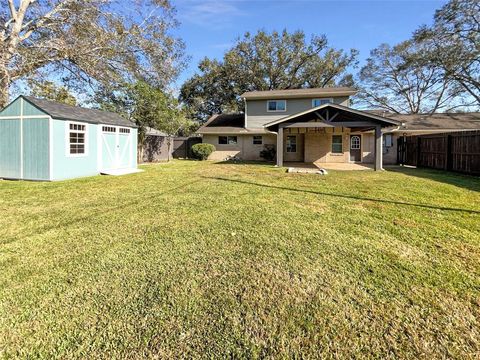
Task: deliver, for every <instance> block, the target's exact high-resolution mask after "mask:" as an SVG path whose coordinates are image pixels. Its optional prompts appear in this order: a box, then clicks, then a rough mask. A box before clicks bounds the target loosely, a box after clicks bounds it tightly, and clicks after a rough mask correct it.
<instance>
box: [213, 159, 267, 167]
mask: <svg viewBox="0 0 480 360" xmlns="http://www.w3.org/2000/svg"><path fill="white" fill-rule="evenodd" d="M215 165H263V166H274V165H275V163H274V162H273V161H261V160H257V161H255V160H239V161H234V160H223V161H216V162H215Z"/></svg>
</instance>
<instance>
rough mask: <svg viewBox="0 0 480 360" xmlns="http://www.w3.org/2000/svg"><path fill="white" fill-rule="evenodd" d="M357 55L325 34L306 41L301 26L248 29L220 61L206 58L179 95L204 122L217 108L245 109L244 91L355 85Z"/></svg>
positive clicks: (221, 110)
mask: <svg viewBox="0 0 480 360" xmlns="http://www.w3.org/2000/svg"><path fill="white" fill-rule="evenodd" d="M356 57H357V51H356V50H350V51H349V52H345V51H343V50H336V49H333V48H331V47H329V46H328V43H327V39H326V37H325V36H324V35H322V36H313V37H312V38H311V39H310V41H307V40H306V39H305V34H304V33H303V32H302V31H295V32H293V33H289V32H287V31H286V30H284V31H283V32H281V33H279V32H276V31H274V32H272V33H267V32H265V31H258V32H257V33H256V34H251V33H249V32H247V33H246V34H245V35H244V36H243V37H242V38H240V39H238V40H237V42H236V44H235V45H234V46H233V47H232V48H231V49H230V50H228V51H227V52H226V53H225V55H224V57H223V59H222V60H221V61H219V60H211V59H208V58H205V59H203V60H202V61H201V62H200V64H199V66H198V68H199V73H198V74H195V75H194V76H193V77H191V78H190V79H188V80H187V81H186V82H185V83H184V84H183V86H182V88H181V91H180V99H181V101H182V102H184V103H185V104H186V105H187V106H188V107H189V108H190V109H191V111H192V113H193V114H194V116H195V118H196V119H197V120H200V121H205V120H206V119H207V118H208V117H209V116H210V115H212V114H215V113H220V112H226V111H241V110H243V106H244V105H243V103H242V100H241V99H240V98H239V95H240V94H242V93H243V92H245V91H252V90H272V89H297V88H305V87H327V86H335V85H345V86H351V85H353V83H352V76H351V75H350V74H348V69H349V67H352V66H355V65H356Z"/></svg>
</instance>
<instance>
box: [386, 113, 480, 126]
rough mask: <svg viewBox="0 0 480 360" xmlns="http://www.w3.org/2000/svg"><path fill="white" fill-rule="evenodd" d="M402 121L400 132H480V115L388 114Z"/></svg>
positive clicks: (387, 115) (389, 116) (388, 116)
mask: <svg viewBox="0 0 480 360" xmlns="http://www.w3.org/2000/svg"><path fill="white" fill-rule="evenodd" d="M385 117H387V118H390V119H394V120H398V121H401V122H402V123H403V124H404V125H403V126H401V127H400V129H399V130H398V131H421V130H429V131H432V130H434V131H438V130H480V113H479V112H470V113H437V114H432V115H428V114H386V116H385Z"/></svg>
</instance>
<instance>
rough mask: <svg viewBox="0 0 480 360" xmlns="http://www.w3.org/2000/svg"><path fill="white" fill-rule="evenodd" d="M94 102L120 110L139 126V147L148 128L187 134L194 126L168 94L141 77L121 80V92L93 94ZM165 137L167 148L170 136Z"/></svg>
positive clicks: (115, 110)
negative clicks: (139, 79)
mask: <svg viewBox="0 0 480 360" xmlns="http://www.w3.org/2000/svg"><path fill="white" fill-rule="evenodd" d="M94 102H95V103H97V104H100V107H101V108H102V109H104V110H108V111H114V112H117V113H120V114H123V115H124V116H125V117H127V118H130V119H131V120H132V121H134V122H135V123H136V124H137V125H138V126H139V146H140V148H141V150H142V151H143V147H144V145H145V139H146V136H145V135H146V132H147V129H148V128H153V129H157V130H160V131H163V132H164V133H166V134H168V135H170V136H175V135H179V134H181V135H189V134H190V133H191V132H192V131H193V129H195V128H196V124H195V123H194V122H192V121H191V120H189V119H188V118H187V116H186V113H185V111H184V109H183V108H182V107H181V106H180V104H179V102H178V100H177V99H176V98H175V97H174V96H173V95H172V94H169V93H167V92H165V91H164V90H163V89H161V88H158V87H154V86H152V85H150V84H148V83H147V82H144V81H139V82H136V83H134V84H124V86H123V91H122V92H119V91H116V92H114V93H110V94H107V95H105V94H104V95H103V96H102V97H100V96H97V97H96V99H95V101H94ZM167 141H168V142H167V145H168V148H169V150H170V149H171V146H172V145H173V144H172V142H171V138H170V137H169V138H168V139H167ZM169 153H170V151H169Z"/></svg>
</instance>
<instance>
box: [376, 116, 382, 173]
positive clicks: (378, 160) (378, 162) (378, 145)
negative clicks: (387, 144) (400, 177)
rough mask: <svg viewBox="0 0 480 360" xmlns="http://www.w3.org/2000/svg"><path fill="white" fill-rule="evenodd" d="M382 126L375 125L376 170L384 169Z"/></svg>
mask: <svg viewBox="0 0 480 360" xmlns="http://www.w3.org/2000/svg"><path fill="white" fill-rule="evenodd" d="M382 141H383V135H382V128H381V127H380V126H378V125H377V126H376V127H375V171H380V170H382V161H383V160H382Z"/></svg>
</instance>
